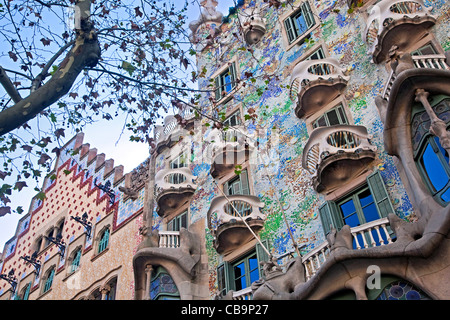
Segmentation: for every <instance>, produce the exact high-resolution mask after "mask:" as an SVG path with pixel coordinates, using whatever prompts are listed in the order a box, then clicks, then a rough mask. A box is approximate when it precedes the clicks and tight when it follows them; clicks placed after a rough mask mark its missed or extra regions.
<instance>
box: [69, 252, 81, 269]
mask: <svg viewBox="0 0 450 320" xmlns="http://www.w3.org/2000/svg"><path fill="white" fill-rule="evenodd" d="M80 259H81V249H80V250H78V251H77V253H75V255H74V257H73V260H72V266H71V271H72V272H75V271H76V270H77V269H78V267H79V266H80Z"/></svg>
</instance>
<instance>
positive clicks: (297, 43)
mask: <svg viewBox="0 0 450 320" xmlns="http://www.w3.org/2000/svg"><path fill="white" fill-rule="evenodd" d="M318 27H319V24H318V23H316V24H315V25H314V26H312V27H311V29H309V30H308V31H307V32H305V33H304V34H302V35H301V36H300V37H298V38H297V39H295V40H294V41H293V42H292V43H290V44H289V40H288V39H287V36H286V38H285V40H286V43H288V45H287V47H286V49H285V50H286V51H289V50H291V49H292V48H293V47H295V46H296V45H300V44H302V43H303V41H304V40H305V38H307V37H309V36H311V34H312V33H313V32H314V31H315V30H316V29H317V28H318ZM284 33H285V31H284Z"/></svg>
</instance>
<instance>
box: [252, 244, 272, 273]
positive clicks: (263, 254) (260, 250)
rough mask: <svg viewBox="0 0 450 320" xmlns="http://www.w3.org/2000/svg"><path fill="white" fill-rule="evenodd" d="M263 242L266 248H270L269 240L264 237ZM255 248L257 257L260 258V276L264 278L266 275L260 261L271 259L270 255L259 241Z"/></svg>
mask: <svg viewBox="0 0 450 320" xmlns="http://www.w3.org/2000/svg"><path fill="white" fill-rule="evenodd" d="M261 242H262V244H263V245H264V247H266V249H267V250H269V240H267V239H264V240H261ZM255 249H256V258H257V259H258V268H259V278H263V277H264V273H263V270H262V267H263V266H262V265H261V264H260V262H263V261H269V255H268V254H267V252H266V250H264V248H263V247H262V246H261V244H260V243H259V242H258V243H257V244H256V246H255Z"/></svg>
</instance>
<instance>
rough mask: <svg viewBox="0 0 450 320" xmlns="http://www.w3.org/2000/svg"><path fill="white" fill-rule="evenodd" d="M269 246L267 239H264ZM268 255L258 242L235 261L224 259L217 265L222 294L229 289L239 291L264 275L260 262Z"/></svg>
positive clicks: (266, 258)
mask: <svg viewBox="0 0 450 320" xmlns="http://www.w3.org/2000/svg"><path fill="white" fill-rule="evenodd" d="M263 245H264V246H265V247H266V248H267V247H268V242H267V240H264V241H263ZM268 259H269V258H268V255H267V253H266V251H265V250H264V249H263V248H262V246H261V245H260V244H259V243H258V244H256V246H255V250H253V251H251V252H250V253H248V254H246V255H245V256H243V257H241V258H239V259H237V260H235V261H233V262H228V261H224V262H222V263H221V264H220V265H219V266H218V267H217V285H218V288H219V293H220V295H222V296H224V295H225V294H226V293H227V292H228V291H230V290H234V291H239V290H242V289H245V288H248V287H250V286H251V284H252V283H253V282H255V281H257V280H259V279H260V278H261V277H262V276H263V272H262V266H261V265H260V262H262V261H268Z"/></svg>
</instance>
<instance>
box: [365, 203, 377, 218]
mask: <svg viewBox="0 0 450 320" xmlns="http://www.w3.org/2000/svg"><path fill="white" fill-rule="evenodd" d="M363 213H364V218H365V219H366V222H370V221H374V220H378V219H380V216H379V215H378V211H377V207H376V206H375V204H374V203H372V204H371V205H369V206H367V207H364V208H363Z"/></svg>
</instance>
